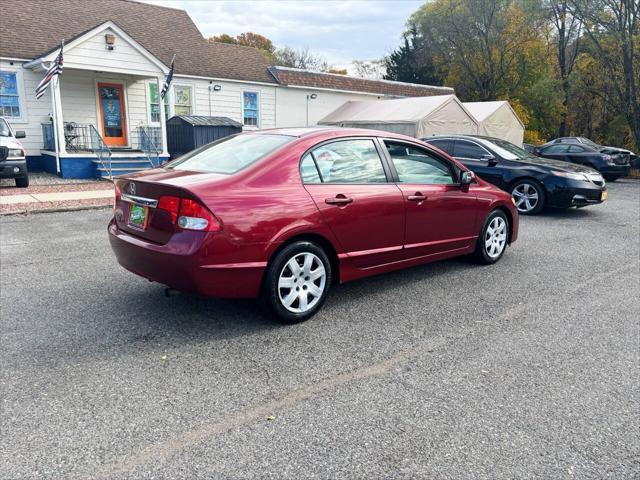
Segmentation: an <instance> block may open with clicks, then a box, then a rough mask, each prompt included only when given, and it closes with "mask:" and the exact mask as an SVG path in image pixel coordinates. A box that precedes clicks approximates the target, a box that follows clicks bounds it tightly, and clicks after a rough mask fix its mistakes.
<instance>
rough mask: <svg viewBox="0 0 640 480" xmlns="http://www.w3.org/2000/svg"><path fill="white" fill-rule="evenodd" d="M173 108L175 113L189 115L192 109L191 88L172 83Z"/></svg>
mask: <svg viewBox="0 0 640 480" xmlns="http://www.w3.org/2000/svg"><path fill="white" fill-rule="evenodd" d="M173 95H174V102H173V110H174V112H175V114H176V115H191V111H192V105H193V104H192V98H193V97H192V90H191V87H190V86H188V85H174V87H173Z"/></svg>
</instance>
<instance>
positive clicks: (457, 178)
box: [378, 137, 460, 186]
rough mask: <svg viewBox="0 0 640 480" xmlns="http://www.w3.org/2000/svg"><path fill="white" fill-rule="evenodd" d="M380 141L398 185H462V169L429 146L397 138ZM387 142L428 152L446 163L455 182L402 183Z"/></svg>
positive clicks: (384, 138) (383, 138)
mask: <svg viewBox="0 0 640 480" xmlns="http://www.w3.org/2000/svg"><path fill="white" fill-rule="evenodd" d="M378 140H380V143H381V144H382V146H383V148H384V151H385V155H387V162H388V163H389V166H390V168H391V170H392V172H393V182H394V183H396V184H398V185H438V186H442V185H444V186H450V185H455V186H459V185H460V171H459V170H460V167H458V165H456V164H455V163H451V161H450V160H449V159H448V158H445V157H443V156H442V155H440V154H439V153H437V152H435V151H433V150H432V149H430V148H429V147H428V146H425V145H417V144H414V143H412V142H408V141H406V140H400V139H397V138H389V137H381V138H379V139H378ZM385 142H392V143H399V144H401V145H407V146H410V148H417V149H422V150H426V151H427V152H429V154H430V155H431V156H432V157H434V158H435V159H436V160H440V161H441V162H442V163H444V164H445V165H446V166H447V167H448V168H449V174H450V175H451V179H452V180H453V182H452V183H407V182H401V181H400V176H399V175H398V171H397V170H396V166H395V164H394V163H393V157H392V156H391V153H390V152H389V150H388V149H387V146H386V144H385Z"/></svg>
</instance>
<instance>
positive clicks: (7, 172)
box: [0, 158, 28, 178]
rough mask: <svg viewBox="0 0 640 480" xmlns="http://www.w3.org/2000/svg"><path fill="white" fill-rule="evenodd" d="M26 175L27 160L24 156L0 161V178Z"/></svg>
mask: <svg viewBox="0 0 640 480" xmlns="http://www.w3.org/2000/svg"><path fill="white" fill-rule="evenodd" d="M27 175H28V173H27V161H26V160H25V159H24V158H22V159H17V160H4V161H3V162H0V178H19V177H26V176H27Z"/></svg>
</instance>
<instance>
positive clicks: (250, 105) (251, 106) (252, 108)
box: [242, 92, 259, 127]
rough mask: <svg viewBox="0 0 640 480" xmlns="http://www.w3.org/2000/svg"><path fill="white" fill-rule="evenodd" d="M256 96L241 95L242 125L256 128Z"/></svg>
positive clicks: (249, 94)
mask: <svg viewBox="0 0 640 480" xmlns="http://www.w3.org/2000/svg"><path fill="white" fill-rule="evenodd" d="M258 114H259V110H258V94H257V93H256V92H243V93H242V123H243V124H244V125H247V126H251V127H257V126H258V118H259V117H258Z"/></svg>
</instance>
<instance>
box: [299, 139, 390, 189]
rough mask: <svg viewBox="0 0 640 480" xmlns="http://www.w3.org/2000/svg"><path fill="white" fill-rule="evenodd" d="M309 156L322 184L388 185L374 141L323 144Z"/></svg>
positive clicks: (355, 140) (359, 140) (340, 141)
mask: <svg viewBox="0 0 640 480" xmlns="http://www.w3.org/2000/svg"><path fill="white" fill-rule="evenodd" d="M310 155H311V156H313V160H315V164H316V165H317V167H318V174H319V177H320V181H321V182H322V183H386V182H387V176H386V175H385V173H384V168H383V167H382V160H381V159H380V155H378V150H376V146H375V144H374V143H373V140H370V139H354V140H338V141H335V142H331V143H325V144H324V145H321V146H319V147H317V148H315V149H314V150H312V151H311V154H310ZM301 168H302V167H301ZM307 169H309V168H308V167H307ZM303 181H304V178H303Z"/></svg>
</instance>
